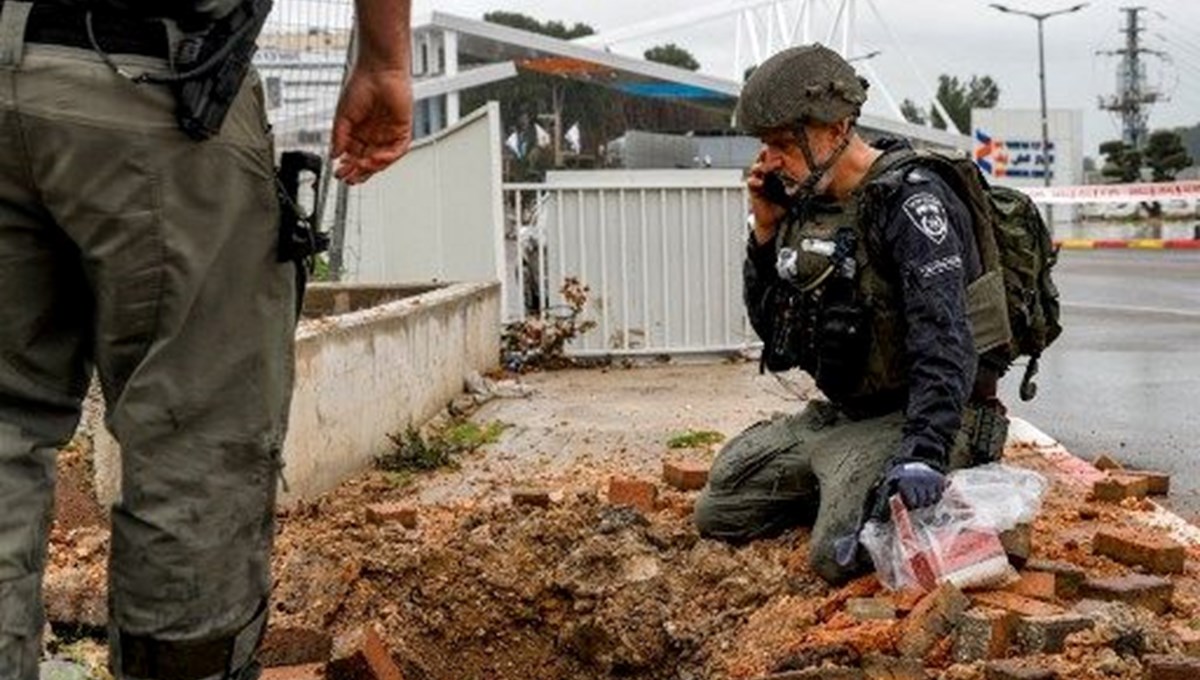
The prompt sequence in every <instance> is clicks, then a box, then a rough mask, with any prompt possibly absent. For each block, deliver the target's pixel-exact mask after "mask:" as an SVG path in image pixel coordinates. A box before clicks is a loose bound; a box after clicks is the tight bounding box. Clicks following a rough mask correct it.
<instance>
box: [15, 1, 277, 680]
mask: <svg viewBox="0 0 1200 680" xmlns="http://www.w3.org/2000/svg"><path fill="white" fill-rule="evenodd" d="M18 4H19V3H13V2H11V1H10V2H7V3H6V7H5V11H6V12H8V11H9V6H15V5H18ZM19 19H20V17H18V20H19ZM13 22H14V20H13V17H12V15H10V16H9V17H8V19H7V21H5V22H0V23H3V24H4V25H0V149H2V152H0V680H35V679H36V678H37V676H38V657H39V654H40V651H41V645H40V637H41V633H42V629H43V625H44V624H43V621H44V610H43V607H42V604H41V601H40V597H41V593H40V591H41V583H42V571H43V569H44V566H45V561H46V551H47V535H48V530H49V527H50V523H51V510H52V507H53V494H54V481H55V453H56V451H57V449H58V448H59V447H60V446H61V445H62V444H63V443H65V442H66V441H68V440H69V439H70V437H71V436H72V434H73V432H74V430H75V427H76V425H77V423H78V421H79V418H80V408H81V400H82V399H83V397H84V393H85V388H86V386H87V385H88V382H89V380H90V376H91V375H92V373H93V370H95V372H96V374H97V375H98V376H99V379H100V383H101V386H102V388H103V393H104V396H105V400H106V402H107V405H108V408H107V413H108V418H107V424H108V426H109V429H111V431H112V432H113V434H114V435H115V437H116V439H117V440H118V442H119V443H120V444H121V449H122V461H121V473H122V496H121V498H120V499H119V501H118V502H117V503H116V505H115V507H114V508H113V511H112V551H111V560H110V570H109V572H110V573H109V584H110V586H109V605H110V616H109V620H110V626H111V634H112V635H111V638H112V649H113V654H112V655H111V656H112V659H113V663H114V664H115V666H116V668H115V670H116V672H117V677H118V678H133V677H136V676H135V675H134V674H131V673H130V672H128V669H126V668H124V667H123V666H122V665H121V664H120V659H121V656H122V654H123V653H125V654H126V655H127V656H129V655H132V654H134V653H136V654H137V655H138V656H139V657H144V656H145V655H146V654H148V653H151V652H148V651H147V650H151V649H152V648H155V647H156V645H157V646H158V647H161V649H159V654H160V655H165V656H164V658H165V657H166V656H174V657H176V658H182V657H184V656H186V654H187V653H199V654H200V655H201V656H203V655H205V654H207V655H208V656H209V657H213V655H214V654H225V653H226V652H227V653H228V658H225V659H223V660H221V661H220V662H219V664H216V662H214V661H213V660H212V658H209V659H208V660H207V661H205V662H204V663H201V664H199V666H198V667H201V668H203V667H205V666H206V664H207V665H214V667H215V665H219V666H220V667H221V668H220V669H219V672H215V673H213V674H212V675H210V676H205V677H221V676H223V675H224V674H225V670H226V667H227V666H231V667H233V668H236V667H238V666H239V664H245V663H246V662H247V661H248V660H249V658H250V657H251V656H252V655H253V653H254V648H255V647H256V646H257V642H258V633H259V632H260V630H261V628H262V627H263V626H264V625H265V618H266V616H265V614H266V607H265V606H264V605H265V602H266V598H267V595H268V593H269V590H270V551H271V546H272V540H273V534H274V515H273V506H274V499H275V493H276V491H275V487H276V481H277V478H278V473H279V466H280V451H281V447H282V443H283V438H284V431H285V427H286V414H287V410H288V405H289V398H290V392H291V380H292V362H293V359H292V339H293V337H294V324H295V318H294V308H293V304H294V302H293V301H294V299H295V295H296V292H295V290H294V288H295V284H294V278H293V275H294V271H293V269H292V265H290V264H280V263H278V262H276V244H277V223H278V216H279V206H278V199H277V197H276V192H275V185H274V168H273V166H274V158H273V149H272V142H271V137H270V133H269V129H268V125H267V122H266V116H265V112H264V107H263V100H262V92H261V87H260V86H259V84H258V80H257V77H256V76H252V77H251V78H250V79H248V81H247V82H246V84H245V85H244V87H243V89H242V91H241V93H240V94H239V96H238V98H237V100H236V102H235V104H234V106H233V109H232V111H231V112H230V114H229V118H228V119H227V121H226V123H225V126H224V129H223V131H222V133H221V134H220V135H219V136H218V137H216V138H213V139H211V140H208V141H205V142H195V141H192V140H190V139H188V138H187V137H186V136H185V135H184V134H183V133H181V132H180V131H179V130H178V129H177V127H176V123H175V120H174V106H175V105H174V101H173V98H172V96H171V94H170V93H169V91H168V90H167V88H165V87H163V86H158V85H148V84H141V85H138V84H134V83H132V82H130V81H129V80H127V79H125V78H122V77H120V76H118V75H117V74H116V73H114V72H113V71H112V70H111V69H110V68H109V67H108V66H106V65H104V64H103V63H101V62H100V60H99V59H98V58H96V57H95V56H94V55H93V54H92V53H90V52H88V51H84V50H73V49H69V48H61V47H55V46H42V45H24V44H21V41H20V38H19V36H20V35H22V33H21V32H20V30H19V26H18V30H16V31H14V30H13V28H12V24H13ZM18 23H19V21H18ZM14 35H16V36H17V38H16V39H14V37H13V36H14ZM117 59H118V61H119V63H120V64H121V66H122V67H124V68H127V69H128V70H130V71H132V72H135V73H136V72H138V71H142V70H146V69H154V70H162V69H163V68H164V66H165V65H164V64H163V63H161V62H158V61H156V60H152V59H144V58H139V57H118V58H117ZM214 641H216V643H221V644H215V643H214ZM224 643H228V644H224ZM130 650H134V652H130ZM187 650H191V652H188V651H187ZM196 650H199V652H197V651H196ZM213 650H219V651H213ZM143 661H144V659H143ZM202 661H203V660H202ZM138 667H140V668H151V669H152V668H153V666H152V665H147V664H146V663H142V664H141V665H140V666H138ZM177 671H178V669H176V668H174V667H173V666H172V665H171V664H170V663H168V664H166V665H165V666H161V667H160V670H159V671H153V670H151V671H150V672H149V675H148V676H146V677H142V678H138V680H151V677H152V676H167V675H171V674H175V673H177ZM177 678H178V676H176V677H175V678H167V677H163V680H177Z"/></svg>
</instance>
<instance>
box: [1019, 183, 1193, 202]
mask: <svg viewBox="0 0 1200 680" xmlns="http://www.w3.org/2000/svg"><path fill="white" fill-rule="evenodd" d="M1013 188H1015V189H1017V190H1018V191H1020V192H1021V193H1023V194H1025V195H1026V196H1029V197H1030V198H1032V199H1033V202H1034V203H1054V204H1077V203H1138V202H1140V201H1180V200H1182V201H1196V200H1200V181H1186V182H1160V183H1154V184H1088V185H1084V186H1071V187H1013Z"/></svg>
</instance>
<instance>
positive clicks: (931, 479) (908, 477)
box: [883, 460, 946, 510]
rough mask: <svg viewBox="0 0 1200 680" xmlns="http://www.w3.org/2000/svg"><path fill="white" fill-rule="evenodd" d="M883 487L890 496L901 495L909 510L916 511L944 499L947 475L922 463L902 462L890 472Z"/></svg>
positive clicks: (893, 466)
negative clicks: (943, 493)
mask: <svg viewBox="0 0 1200 680" xmlns="http://www.w3.org/2000/svg"><path fill="white" fill-rule="evenodd" d="M883 485H884V488H885V489H887V490H888V493H889V494H892V493H899V494H900V497H901V498H902V499H904V505H905V506H907V507H908V509H909V510H916V509H917V508H924V507H928V506H930V505H933V504H935V503H937V502H938V501H940V500H941V499H942V491H943V490H944V489H945V488H946V475H943V474H942V473H940V472H938V471H937V470H935V469H933V468H932V467H931V466H929V465H927V464H925V463H922V462H920V461H914V460H909V461H901V462H898V463H895V464H894V465H892V467H891V468H890V469H889V470H888V472H887V476H885V477H884V480H883Z"/></svg>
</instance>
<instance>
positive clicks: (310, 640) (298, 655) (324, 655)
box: [258, 628, 333, 668]
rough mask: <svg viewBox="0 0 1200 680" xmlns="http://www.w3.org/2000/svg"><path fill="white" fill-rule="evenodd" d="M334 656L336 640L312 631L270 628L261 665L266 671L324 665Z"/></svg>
mask: <svg viewBox="0 0 1200 680" xmlns="http://www.w3.org/2000/svg"><path fill="white" fill-rule="evenodd" d="M332 652H333V638H332V637H331V636H330V635H329V634H328V633H326V632H324V631H320V630H313V629H311V628H268V629H267V634H266V635H265V636H263V641H262V648H261V649H259V652H258V662H259V663H261V664H262V665H263V666H264V667H268V668H269V667H272V666H302V665H305V664H314V663H324V662H326V661H328V660H329V656H330V654H332Z"/></svg>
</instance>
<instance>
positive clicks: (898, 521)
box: [859, 464, 1047, 590]
mask: <svg viewBox="0 0 1200 680" xmlns="http://www.w3.org/2000/svg"><path fill="white" fill-rule="evenodd" d="M948 479H949V484H948V486H947V487H946V491H945V493H944V494H943V495H942V500H941V501H940V502H938V504H937V505H935V506H933V507H931V508H922V509H920V510H916V511H910V510H908V509H907V508H906V507H905V506H904V503H903V501H901V500H900V497H899V496H893V497H892V498H891V499H889V506H890V509H891V515H892V519H891V520H890V521H887V522H879V521H877V520H871V521H868V522H867V523H866V524H865V525H864V526H863V529H862V532H861V533H860V534H859V541H860V542H861V543H862V545H863V546H864V547H865V548H866V549H867V552H868V553H869V554H870V555H871V560H872V562H874V564H875V572H876V574H877V575H878V576H879V580H880V582H882V583H883V585H884V586H885V587H887V588H888V589H890V590H904V589H908V588H920V589H922V590H932V589H933V588H935V587H937V586H938V585H939V584H941V583H953V584H954V585H956V586H958V587H959V588H963V589H966V588H985V587H1000V586H1003V585H1006V584H1008V583H1010V582H1012V581H1015V580H1016V578H1017V572H1016V570H1014V569H1013V568H1012V566H1011V565H1010V564H1009V562H1008V556H1007V555H1006V554H1005V552H1004V547H1003V546H1002V545H1001V544H1000V532H1002V531H1006V530H1008V529H1011V528H1013V527H1015V526H1017V525H1018V524H1022V523H1026V522H1030V521H1032V520H1033V518H1034V517H1035V516H1036V515H1037V512H1038V509H1039V508H1040V507H1041V499H1042V494H1044V493H1045V490H1046V486H1047V483H1046V480H1045V479H1044V478H1043V477H1042V476H1041V475H1039V474H1037V473H1036V472H1031V471H1028V470H1021V469H1018V468H1013V467H1009V466H1006V465H1000V464H992V465H986V466H982V467H977V468H970V469H966V470H959V471H956V472H954V473H952V474H950V475H949V478H948Z"/></svg>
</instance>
